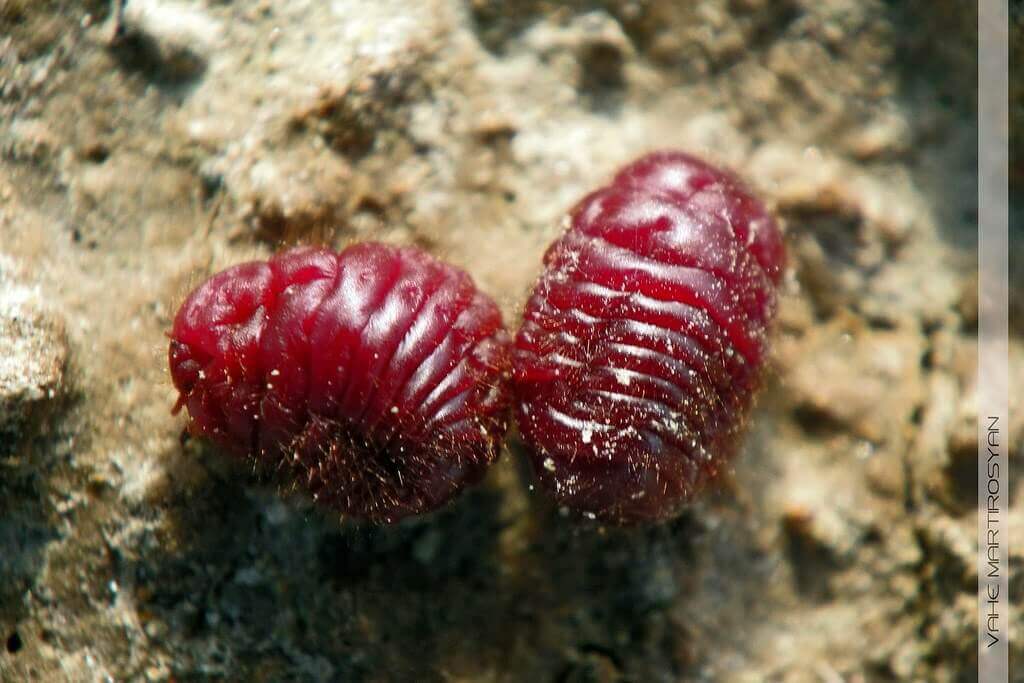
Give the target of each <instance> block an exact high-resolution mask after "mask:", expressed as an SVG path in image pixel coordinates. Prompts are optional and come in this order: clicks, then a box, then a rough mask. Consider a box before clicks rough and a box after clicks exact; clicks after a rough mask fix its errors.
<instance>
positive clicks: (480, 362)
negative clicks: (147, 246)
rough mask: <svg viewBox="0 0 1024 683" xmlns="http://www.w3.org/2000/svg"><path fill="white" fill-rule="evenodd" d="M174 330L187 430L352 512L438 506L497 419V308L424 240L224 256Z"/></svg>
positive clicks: (476, 463)
mask: <svg viewBox="0 0 1024 683" xmlns="http://www.w3.org/2000/svg"><path fill="white" fill-rule="evenodd" d="M170 337H171V343H170V350H169V362H170V370H171V378H172V380H173V383H174V386H175V387H176V388H177V390H178V391H179V392H180V396H179V398H178V402H177V405H176V406H175V409H174V410H175V412H177V411H178V410H180V409H181V408H182V407H185V408H187V410H188V413H189V415H190V421H189V430H190V432H191V433H192V434H195V435H201V436H205V437H208V438H210V439H211V440H213V441H214V442H216V443H217V444H219V445H220V446H221V447H222V448H223V449H225V450H227V451H228V452H230V453H232V454H235V455H236V456H239V457H243V458H251V459H252V460H253V461H254V462H255V463H256V464H257V465H258V466H260V467H262V468H264V469H266V470H269V471H272V472H275V473H277V474H278V475H279V476H281V477H282V478H283V480H284V481H286V482H288V481H290V482H293V483H294V484H295V485H297V486H298V487H300V488H304V489H306V490H307V491H308V492H309V493H310V494H312V496H313V497H314V498H315V499H316V501H317V502H318V503H320V504H322V505H325V506H327V507H329V508H333V509H336V510H339V511H341V512H342V513H344V514H348V515H352V516H354V517H358V518H364V519H369V520H372V521H376V522H385V523H387V522H393V521H396V520H398V519H400V518H402V517H405V516H407V515H413V514H418V513H423V512H427V511H430V510H433V509H435V508H437V507H439V506H441V505H442V504H444V503H446V502H447V501H449V500H450V499H452V498H453V497H454V496H455V495H456V494H457V493H458V492H459V491H460V490H462V489H463V488H464V487H465V486H467V485H469V484H471V483H474V482H476V481H478V480H479V479H480V478H481V477H482V476H483V474H484V472H485V470H486V469H487V467H488V465H489V464H490V463H491V462H493V461H494V460H495V459H496V457H497V455H498V453H499V450H500V447H501V442H502V439H503V437H504V434H505V431H506V427H507V422H508V418H507V414H508V406H509V401H510V395H509V389H508V382H507V379H508V375H509V371H510V368H509V363H510V344H511V339H510V337H509V335H508V334H507V333H506V331H505V330H504V328H503V327H502V321H501V314H500V312H499V311H498V308H497V306H496V305H495V303H494V301H493V300H492V299H491V298H490V297H488V296H486V295H485V294H483V293H481V292H480V291H478V290H477V288H476V286H475V285H474V284H473V282H472V280H471V279H470V277H469V275H468V274H466V273H465V272H463V271H462V270H459V269H457V268H455V267H453V266H451V265H448V264H446V263H443V262H441V261H439V260H437V259H435V258H433V257H432V256H430V255H429V254H427V253H425V252H423V251H421V250H419V249H415V248H398V247H392V246H386V245H383V244H378V243H362V244H357V245H354V246H350V247H348V248H347V249H345V250H344V251H342V252H341V253H335V252H333V251H330V250H328V249H323V248H312V247H300V248H295V249H291V250H289V251H285V252H282V253H280V254H278V255H276V256H274V257H273V258H271V259H270V260H269V261H265V262H252V263H244V264H241V265H237V266H234V267H232V268H228V269H227V270H225V271H223V272H220V273H218V274H216V275H214V276H213V277H211V278H210V279H209V280H207V281H206V282H204V283H203V284H201V285H200V286H199V287H198V288H197V289H195V291H193V292H192V293H191V294H190V295H189V296H188V298H187V299H186V301H185V302H184V304H183V305H182V306H181V309H180V310H179V311H178V313H177V315H176V317H175V319H174V324H173V329H172V331H171V334H170Z"/></svg>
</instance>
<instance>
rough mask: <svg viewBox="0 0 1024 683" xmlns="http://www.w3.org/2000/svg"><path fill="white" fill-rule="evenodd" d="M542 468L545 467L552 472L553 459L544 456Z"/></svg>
mask: <svg viewBox="0 0 1024 683" xmlns="http://www.w3.org/2000/svg"><path fill="white" fill-rule="evenodd" d="M544 469H546V470H547V471H548V472H554V471H555V461H554V460H552V459H551V458H544Z"/></svg>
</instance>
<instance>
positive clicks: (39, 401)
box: [0, 254, 67, 456]
mask: <svg viewBox="0 0 1024 683" xmlns="http://www.w3.org/2000/svg"><path fill="white" fill-rule="evenodd" d="M16 272H17V266H16V264H15V262H14V261H13V259H11V258H9V257H6V256H4V255H3V254H0V456H2V455H4V454H5V453H9V452H10V451H12V450H13V449H14V448H15V447H16V446H17V442H18V441H19V440H20V439H21V438H22V437H24V433H23V432H24V429H25V427H26V425H27V423H28V422H29V421H30V419H31V418H32V417H34V416H37V414H38V412H39V411H40V409H42V408H44V407H45V406H46V405H48V404H53V403H54V402H55V401H56V400H57V399H58V398H60V397H61V394H62V393H63V390H64V382H63V380H64V366H65V361H66V359H67V346H66V344H65V341H64V328H63V325H62V323H61V322H60V319H59V318H58V317H57V316H56V314H55V313H54V312H53V311H50V310H48V309H47V308H46V306H45V305H44V304H43V303H42V301H41V295H40V293H39V291H38V289H34V288H31V287H28V286H26V285H24V284H22V283H21V282H19V280H18V279H17V278H16Z"/></svg>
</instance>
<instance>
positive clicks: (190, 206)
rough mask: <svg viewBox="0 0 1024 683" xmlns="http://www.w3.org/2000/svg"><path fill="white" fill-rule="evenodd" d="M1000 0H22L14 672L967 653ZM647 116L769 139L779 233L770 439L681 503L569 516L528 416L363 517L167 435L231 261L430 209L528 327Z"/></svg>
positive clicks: (902, 676) (340, 671)
mask: <svg viewBox="0 0 1024 683" xmlns="http://www.w3.org/2000/svg"><path fill="white" fill-rule="evenodd" d="M1018 15H1019V12H1017V11H1016V3H1015V15H1014V16H1015V19H1014V21H1016V22H1018V23H1016V24H1015V25H1014V31H1015V32H1016V33H1018V34H1019V32H1020V28H1019V26H1020V24H1019V22H1020V17H1019V16H1018ZM976 27H977V16H976V8H975V7H974V6H973V5H972V3H961V2H953V1H952V0H950V1H945V0H943V1H940V2H935V1H932V2H925V1H924V0H920V1H918V0H911V1H910V2H903V3H892V2H881V1H874V0H856V1H855V0H813V1H812V0H782V1H779V0H700V1H698V2H673V1H671V0H589V1H585V0H570V1H569V2H551V1H548V0H517V1H513V2H503V1H500V0H465V1H459V0H424V1H423V2H416V3H410V2H403V1H402V0H333V1H331V2H319V1H317V0H292V1H291V2H287V3H275V2H270V1H268V0H233V1H232V0H129V2H128V3H127V5H126V6H125V7H124V12H123V14H121V15H118V13H117V12H115V11H113V9H112V5H110V4H109V3H108V2H106V0H83V1H80V2H74V1H72V0H32V1H29V0H0V642H2V643H3V647H0V679H2V680H5V681H6V680H11V681H23V680H29V681H31V680H40V681H43V680H45V681H50V680H69V681H107V680H152V681H170V680H177V681H183V680H247V681H250V680H251V681H282V680H289V681H320V680H326V681H524V680H535V681H552V682H562V683H569V682H574V683H576V682H583V681H600V682H605V681H678V680H696V681H761V680H773V681H786V682H787V683H788V682H793V683H797V682H803V681H823V682H828V683H832V682H834V681H889V680H892V681H898V680H929V681H962V680H964V681H966V680H972V679H973V678H974V672H975V667H976V662H975V633H976V630H975V629H976V618H975V587H976V581H977V572H976V568H975V552H976V531H975V530H976V517H975V512H974V496H975V485H976V478H975V477H976V474H975V468H976V464H975V458H976V450H975V449H976V446H975V439H976V436H975V429H976V417H977V416H976V408H975V404H974V401H973V395H974V394H973V391H974V381H975V380H974V372H975V358H976V346H977V344H976V341H977V339H976V326H977V306H976V287H977V272H976V252H975V244H976V220H977V206H976V202H977V184H976V179H975V169H976V163H977V148H976V141H977V125H976V107H977V103H976V78H977V60H976V48H977V32H976ZM1014 54H1015V58H1016V55H1017V53H1016V52H1015V53H1014ZM1012 92H1013V93H1016V95H1014V96H1013V97H1014V99H1013V102H1014V103H1015V108H1014V112H1015V118H1014V123H1013V129H1014V133H1015V134H1017V133H1018V132H1019V118H1020V117H1019V113H1020V107H1019V99H1020V97H1019V93H1020V86H1019V83H1015V84H1014V87H1013V91H1012ZM1015 139H1016V138H1015ZM657 147H680V148H683V149H687V150H690V151H692V152H695V153H697V154H700V155H704V156H706V157H708V158H709V159H712V160H714V161H716V162H719V163H722V164H725V165H727V166H731V167H732V168H734V169H735V170H736V171H737V172H738V173H740V174H741V175H742V176H744V177H745V178H746V179H748V181H749V182H750V183H751V185H752V186H754V187H755V188H756V189H757V191H758V192H759V193H760V194H761V195H762V196H763V197H764V198H765V199H766V200H767V201H768V202H769V203H770V204H772V206H774V207H775V208H776V209H777V211H778V213H779V215H780V217H781V218H782V219H783V220H784V222H785V224H786V229H787V241H788V244H789V249H790V258H791V263H790V275H789V277H788V282H787V285H786V292H785V296H784V301H783V305H782V310H781V312H780V321H779V325H778V332H777V343H776V345H775V355H774V360H773V367H772V371H771V376H770V378H769V382H768V386H767V388H766V391H765V392H764V393H763V395H762V397H761V400H760V402H759V405H758V410H757V411H756V414H755V415H754V418H753V419H752V420H751V425H750V427H751V428H750V431H749V434H748V437H747V439H746V444H745V448H744V452H743V454H742V455H741V457H739V458H738V459H737V461H736V463H735V468H734V472H732V473H730V474H729V476H727V477H726V478H725V480H724V481H723V482H722V484H721V486H720V487H719V489H718V490H716V491H715V492H713V493H711V494H710V495H708V496H707V497H706V498H705V499H704V500H703V501H701V502H700V503H699V504H697V505H695V506H694V507H693V508H692V509H691V510H689V511H688V512H687V513H686V514H685V515H684V516H683V517H682V518H680V519H679V520H677V521H676V522H674V523H672V524H669V525H666V526H663V527H659V528H654V529H639V530H636V529H634V530H614V529H595V528H590V527H580V526H579V525H576V524H574V523H572V522H570V521H569V520H566V519H563V518H562V517H561V516H560V515H559V514H558V512H557V510H553V509H552V508H551V507H550V506H549V505H548V504H547V503H546V502H545V501H544V500H543V498H542V497H541V496H539V495H537V494H535V493H534V492H533V490H532V489H531V488H530V478H529V474H528V472H526V471H525V469H524V468H523V467H522V465H521V462H522V459H521V457H520V453H519V450H520V446H519V445H518V443H517V441H516V440H515V439H514V438H513V439H510V442H509V443H510V446H509V449H508V450H509V452H508V453H506V455H505V457H504V458H503V459H502V462H501V463H500V464H499V465H498V466H497V467H496V468H495V469H494V471H493V472H492V474H491V475H490V476H489V478H488V479H487V481H486V482H485V484H484V485H483V486H481V487H480V488H478V489H476V490H474V491H472V492H470V493H469V494H468V495H466V496H464V497H463V498H462V499H460V500H459V501H458V502H457V503H456V504H455V505H454V506H452V507H451V508H449V509H448V510H445V511H443V512H441V513H438V514H435V515H433V516H429V517H426V518H422V519H418V520H411V521H409V522H407V523H404V524H402V525H399V526H397V527H394V528H370V527H366V526H360V525H357V524H353V523H351V522H348V521H345V520H338V519H336V518H332V517H331V516H330V515H325V514H322V513H320V512H318V511H317V510H314V509H312V508H311V507H310V505H309V503H308V502H306V501H303V500H301V499H295V498H293V497H290V496H289V495H287V494H286V493H285V494H283V496H282V495H278V494H279V492H277V491H275V490H274V489H273V488H272V487H269V486H265V485H260V484H258V483H254V482H253V481H252V477H251V475H250V473H249V472H248V471H246V469H245V468H244V467H238V466H235V465H233V464H232V463H230V462H226V461H225V460H224V459H222V458H220V457H218V454H217V453H216V452H215V451H214V450H213V449H211V448H209V447H207V446H205V445H204V444H201V443H196V442H195V441H185V442H183V441H182V440H181V439H180V434H181V430H182V426H183V419H182V418H180V417H177V418H175V417H172V416H171V415H170V412H169V409H170V406H171V405H172V404H173V400H174V392H173V390H172V388H171V386H170V383H169V381H168V377H167V373H166V370H165V366H166V361H165V354H166V339H165V337H164V336H163V333H164V332H165V331H166V330H167V329H169V327H170V320H171V316H172V315H173V313H174V311H175V309H176V307H177V305H178V304H179V303H180V301H181V300H182V298H183V297H184V295H185V294H186V293H187V292H188V291H189V289H190V287H191V286H193V285H194V284H196V283H198V282H199V281H201V280H202V279H203V278H205V277H206V276H208V275H209V274H210V273H212V272H214V271H216V270H219V269H221V268H223V267H225V266H227V265H230V264H233V263H236V262H239V261H242V260H245V259H247V258H251V257H257V256H258V257H265V256H267V255H269V254H270V253H271V252H272V251H274V250H275V249H278V248H280V247H281V246H283V245H286V244H291V243H296V242H322V243H327V244H331V245H333V246H335V247H340V246H342V245H344V244H345V243H347V242H349V241H352V240H359V239H383V240H387V241H391V242H396V243H415V244H419V245H421V246H424V247H426V248H428V249H429V250H431V251H432V252H433V253H435V254H438V255H440V256H443V257H445V258H449V259H451V260H452V261H453V262H455V263H457V264H459V265H461V266H463V267H465V268H466V269H468V270H469V271H470V272H471V273H472V274H473V275H474V277H475V278H476V279H477V281H478V283H479V284H480V285H481V287H482V288H484V289H485V290H486V291H488V292H490V293H491V294H492V295H494V296H495V297H496V298H497V299H498V301H499V302H500V303H501V305H502V307H503V309H504V311H505V314H506V319H507V320H508V321H509V324H510V325H513V326H514V325H516V324H517V322H518V315H519V311H520V309H521V306H522V304H523V303H524V302H525V299H526V296H527V292H528V291H529V288H530V286H531V284H532V281H533V278H534V277H535V276H536V274H537V272H538V270H539V268H540V257H541V254H542V253H543V250H544V248H545V246H546V245H547V244H548V243H549V242H550V241H551V239H552V238H553V237H554V236H555V235H556V234H557V233H558V226H559V219H560V217H561V215H562V214H563V213H564V211H565V210H566V209H568V208H569V207H570V206H571V205H572V203H573V202H574V201H575V200H576V199H578V198H579V197H580V196H581V195H582V194H583V193H585V192H586V191H588V190H590V189H592V188H593V187H595V186H596V185H598V184H599V183H601V182H602V181H604V180H606V179H607V178H608V177H609V176H610V174H612V173H613V172H614V170H615V169H616V168H617V167H618V166H619V165H620V164H622V163H624V162H626V161H629V160H631V159H632V158H634V157H636V156H638V155H639V154H641V153H643V152H644V151H647V150H649V149H653V148H657ZM1014 158H1015V159H1016V157H1014ZM1018 166H1019V162H1018V161H1015V162H1014V169H1017V167H1018ZM1014 178H1015V181H1019V179H1020V173H1019V172H1017V171H1016V170H1015V176H1014ZM1014 229H1016V230H1019V226H1015V227H1014ZM1018 276H1019V271H1015V276H1014V277H1015V280H1014V283H1013V285H1012V286H1013V289H1012V290H1011V299H1013V298H1014V294H1016V293H1019V292H1020V291H1021V286H1022V285H1021V283H1020V279H1019V277H1018ZM1018 298H1019V297H1018ZM1017 310H1019V309H1017ZM1014 329H1015V336H1014V337H1013V338H1012V340H1011V354H1012V361H1013V362H1012V372H1013V377H1012V378H1011V380H1010V381H1011V386H1016V385H1018V384H1020V381H1019V380H1021V379H1022V375H1024V364H1022V362H1021V360H1022V355H1024V354H1022V346H1021V338H1020V331H1021V328H1020V327H1019V326H1017V327H1015V328H1014ZM1015 380H1016V382H1015ZM1011 415H1016V416H1017V418H1016V421H1015V422H1013V423H1012V424H1011V425H1008V430H1007V432H1006V433H1007V436H1008V438H1009V439H1010V444H1011V452H1012V456H1013V457H1016V456H1017V454H1018V453H1019V451H1020V444H1021V438H1022V436H1021V435H1022V430H1021V426H1022V425H1021V422H1020V420H1021V416H1024V411H1021V410H1020V406H1019V404H1015V405H1014V406H1011ZM1016 470H1017V468H1016V467H1011V469H1010V472H1011V478H1012V479H1011V485H1012V486H1013V490H1014V491H1016V490H1017V489H1018V488H1019V487H1017V482H1018V478H1017V476H1016ZM1020 514H1021V513H1020V506H1019V505H1018V506H1016V507H1015V508H1014V509H1013V511H1012V515H1011V522H1010V523H1011V525H1015V526H1018V527H1019V525H1020V523H1021V521H1022V520H1021V519H1020ZM1011 552H1012V553H1014V554H1013V555H1011V562H1010V567H1011V572H1012V574H1011V594H1012V595H1013V596H1014V599H1015V600H1016V601H1018V602H1015V604H1014V607H1015V609H1014V611H1013V613H1012V614H1013V619H1014V621H1013V622H1012V630H1011V634H1010V636H1011V642H1012V643H1013V647H1014V648H1015V650H1014V652H1013V653H1012V654H1011V656H1016V657H1018V658H1019V657H1020V656H1021V655H1022V654H1024V652H1021V649H1020V642H1021V638H1020V637H1019V633H1020V628H1021V621H1020V616H1019V615H1020V613H1021V611H1020V609H1019V607H1020V605H1019V596H1020V595H1021V594H1022V592H1021V576H1022V574H1021V561H1022V557H1024V556H1022V554H1021V551H1020V550H1019V549H1016V548H1011Z"/></svg>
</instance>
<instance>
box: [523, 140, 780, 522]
mask: <svg viewBox="0 0 1024 683" xmlns="http://www.w3.org/2000/svg"><path fill="white" fill-rule="evenodd" d="M568 220H569V227H568V229H567V230H566V232H565V233H564V234H563V235H562V236H561V237H560V238H559V239H558V240H557V241H556V242H555V243H554V244H552V246H551V247H550V248H549V249H548V251H547V253H546V255H545V257H544V263H545V266H546V267H545V270H544V272H543V274H542V275H541V278H540V280H539V282H538V283H537V285H536V287H535V288H534V290H533V294H532V296H531V297H530V300H529V302H528V303H527V305H526V309H525V313H524V322H523V326H522V328H521V329H520V331H519V334H518V336H517V338H516V343H515V350H514V352H513V366H514V370H513V378H514V384H515V393H516V397H515V413H516V417H517V420H518V424H519V430H520V433H521V435H522V438H523V441H524V442H525V443H526V445H527V448H528V450H529V452H530V456H531V460H532V462H533V466H534V470H535V472H536V474H537V476H538V479H539V480H540V483H541V485H542V486H543V488H545V489H546V490H547V491H549V492H550V493H551V494H552V495H553V496H554V498H555V499H556V501H557V502H558V504H559V505H560V506H564V507H566V508H568V509H569V510H571V511H574V512H576V513H579V514H582V515H584V516H586V517H588V518H595V519H600V520H602V521H605V522H608V523H614V524H628V523H637V522H656V521H661V520H665V519H669V518H671V517H674V516H675V515H677V514H678V513H679V511H680V510H681V508H682V507H683V506H684V505H685V504H686V503H687V502H688V501H689V500H690V499H692V497H693V496H694V495H695V494H696V493H698V492H699V491H700V490H701V489H702V488H704V487H705V485H706V484H707V483H708V481H709V480H711V479H712V478H713V477H714V476H715V475H716V474H717V472H718V471H719V470H720V469H721V467H722V465H723V464H724V463H726V462H727V461H728V459H729V458H730V457H731V456H732V455H733V453H734V451H735V449H736V445H737V435H738V433H739V431H740V428H741V427H742V425H743V423H744V420H745V416H746V415H747V413H748V411H749V408H750V404H751V400H752V397H753V395H754V393H755V390H756V388H757V386H758V383H759V377H760V375H761V369H762V365H763V362H764V357H765V353H766V345H767V336H768V330H769V325H770V322H771V320H772V318H773V316H774V312H775V305H776V288H777V286H778V284H779V281H780V279H781V277H782V271H783V266H784V260H785V255H784V247H783V243H782V237H781V234H780V232H779V229H778V227H777V225H776V223H775V221H774V219H773V218H772V217H771V215H770V214H769V213H768V212H767V210H766V209H765V207H764V206H763V205H762V204H761V203H760V202H759V201H758V200H757V199H755V198H754V197H753V196H751V194H750V193H749V192H748V191H747V190H746V189H745V188H744V187H743V186H742V185H741V184H740V182H739V181H738V180H737V179H736V178H735V177H734V176H732V175H730V174H728V173H726V172H724V171H721V170H718V169H716V168H714V167H712V166H710V165H708V164H706V163H704V162H702V161H700V160H698V159H695V158H693V157H691V156H689V155H686V154H683V153H680V152H659V153H655V154H651V155H648V156H645V157H643V158H641V159H639V160H637V161H635V162H634V163H632V164H630V165H629V166H627V167H625V168H624V169H622V170H621V171H620V172H619V173H618V175H616V176H615V178H614V180H613V181H612V182H611V183H610V184H609V185H608V186H606V187H604V188H601V189H599V190H597V191H596V192H594V193H592V194H590V195H588V196H587V197H585V198H583V200H582V201H580V202H579V204H577V205H576V206H575V208H573V209H572V211H571V212H570V214H569V219H568Z"/></svg>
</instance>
